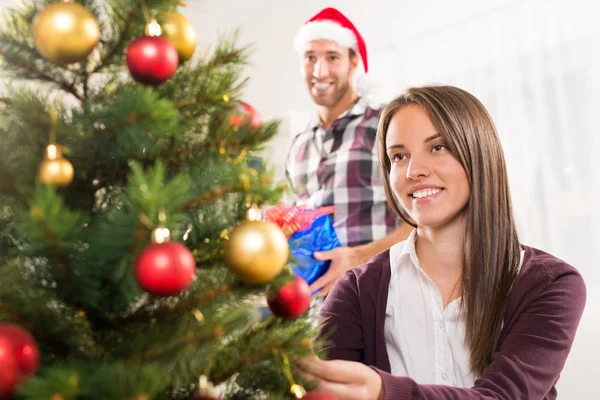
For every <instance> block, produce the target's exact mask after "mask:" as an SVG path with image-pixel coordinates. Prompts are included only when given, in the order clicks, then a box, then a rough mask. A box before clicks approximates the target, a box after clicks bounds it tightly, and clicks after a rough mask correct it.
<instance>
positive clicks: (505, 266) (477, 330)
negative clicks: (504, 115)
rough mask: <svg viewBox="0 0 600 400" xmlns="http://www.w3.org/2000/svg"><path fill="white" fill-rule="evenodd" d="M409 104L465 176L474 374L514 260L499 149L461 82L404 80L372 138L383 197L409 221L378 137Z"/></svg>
mask: <svg viewBox="0 0 600 400" xmlns="http://www.w3.org/2000/svg"><path fill="white" fill-rule="evenodd" d="M409 104H415V105H418V106H420V107H422V108H423V110H424V111H425V112H426V113H427V114H428V115H429V118H430V119H431V121H432V122H433V125H434V126H435V127H436V129H437V130H438V133H439V134H440V135H441V136H442V137H443V139H444V140H445V142H446V145H447V146H448V150H450V152H451V153H452V154H453V155H454V157H455V158H456V159H457V160H458V161H459V162H460V164H461V165H462V167H463V168H464V169H465V171H466V173H467V176H468V178H469V183H470V187H471V194H470V197H469V201H468V203H467V207H466V210H465V211H466V216H467V229H466V233H465V238H464V239H465V240H464V243H465V246H464V249H463V265H464V269H463V275H462V281H461V283H462V301H461V305H462V307H463V309H464V310H465V315H466V317H465V320H466V321H465V322H466V333H465V342H466V344H467V346H468V347H469V349H470V350H471V358H470V366H471V370H472V371H473V372H474V373H476V374H478V375H479V376H481V375H482V374H483V371H484V369H485V368H486V367H487V366H488V365H489V364H490V362H491V360H492V355H493V354H494V351H495V350H496V346H497V343H498V338H499V336H500V330H501V329H502V322H503V318H504V311H505V309H506V301H507V297H508V292H509V291H510V288H511V285H512V283H513V281H514V279H515V277H516V274H517V271H518V268H519V264H520V244H519V239H518V237H517V230H516V226H515V221H514V217H513V212H512V205H511V199H510V191H509V187H508V176H507V173H506V163H505V161H504V153H503V151H502V147H501V145H500V140H499V138H498V134H497V132H496V128H495V126H494V123H493V122H492V119H491V117H490V115H489V114H488V112H487V110H486V109H485V107H484V106H483V104H481V102H480V101H479V100H477V99H476V98H475V97H474V96H473V95H471V94H470V93H468V92H466V91H464V90H462V89H458V88H456V87H452V86H425V87H418V88H411V89H408V90H407V91H405V92H404V93H403V94H402V95H400V96H399V97H397V98H395V99H394V100H392V101H391V102H390V103H389V104H388V105H387V106H386V107H385V109H384V110H383V111H382V114H381V118H380V121H379V129H378V133H377V140H378V143H377V146H378V150H379V163H380V167H381V174H382V181H383V182H384V188H385V194H386V197H387V201H388V204H389V206H390V207H391V208H392V210H393V211H394V212H395V213H396V215H398V216H399V217H400V218H402V220H404V221H405V222H407V223H409V224H411V225H413V226H416V225H415V223H414V221H412V220H411V219H410V216H409V215H408V214H407V213H406V212H405V211H404V210H403V209H401V207H400V205H399V203H398V201H397V199H396V197H395V196H394V194H393V192H392V188H391V187H390V181H389V176H390V169H391V162H390V159H389V158H388V156H387V152H386V148H385V145H386V136H387V131H388V128H389V126H390V122H391V120H392V118H393V117H394V115H396V113H397V112H398V111H399V110H400V109H401V108H402V107H404V106H406V105H409Z"/></svg>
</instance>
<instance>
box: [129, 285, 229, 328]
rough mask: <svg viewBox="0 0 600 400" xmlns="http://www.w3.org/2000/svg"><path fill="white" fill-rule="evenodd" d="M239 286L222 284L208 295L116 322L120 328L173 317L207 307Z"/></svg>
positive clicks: (133, 315)
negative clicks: (176, 314) (183, 312)
mask: <svg viewBox="0 0 600 400" xmlns="http://www.w3.org/2000/svg"><path fill="white" fill-rule="evenodd" d="M240 286H241V284H234V285H227V284H223V285H221V286H219V287H217V288H215V289H210V290H209V291H208V293H206V294H203V295H201V296H198V297H194V298H190V299H187V300H185V301H182V302H179V303H177V304H173V305H170V306H168V307H165V308H159V309H157V310H155V311H150V312H148V311H146V310H141V311H138V312H136V313H134V314H131V315H129V316H127V317H125V318H123V319H121V320H120V321H118V323H119V325H120V326H125V325H126V324H135V323H147V322H148V321H150V320H152V319H155V318H156V319H160V318H163V317H167V316H169V315H173V314H174V313H177V312H180V311H182V310H189V309H192V308H201V307H203V306H206V305H209V304H210V303H212V302H213V301H215V299H217V298H218V297H220V296H223V295H225V294H227V293H231V292H232V291H233V290H235V289H237V288H238V287H240Z"/></svg>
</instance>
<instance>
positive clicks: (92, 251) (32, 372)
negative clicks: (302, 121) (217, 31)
mask: <svg viewBox="0 0 600 400" xmlns="http://www.w3.org/2000/svg"><path fill="white" fill-rule="evenodd" d="M179 3H180V1H179V0H165V1H159V0H145V1H144V0H106V1H100V0H83V1H78V2H75V1H62V2H60V1H59V2H57V1H53V2H49V1H42V0H37V1H35V0H30V1H28V2H26V3H25V4H24V5H22V6H20V8H18V9H9V10H7V11H6V12H5V13H4V14H3V15H2V28H1V31H0V60H1V62H2V70H3V73H2V74H3V75H2V77H3V84H2V85H3V86H2V93H1V94H0V114H1V116H0V276H1V277H2V278H1V279H0V398H15V399H53V400H58V399H64V400H68V399H110V400H114V399H188V398H209V397H210V393H208V392H205V391H204V390H205V389H207V388H208V387H209V386H210V384H211V383H212V384H215V385H217V384H221V387H223V386H226V390H227V393H226V396H227V397H228V398H235V399H243V398H263V397H268V398H282V399H284V398H290V397H291V398H295V397H296V396H297V397H302V389H300V388H299V387H297V386H295V385H294V387H293V390H290V389H291V386H292V385H293V384H294V383H296V381H295V380H294V379H298V377H295V376H294V375H293V362H294V360H296V359H297V358H298V357H303V356H306V355H307V354H308V353H310V351H311V350H310V338H311V337H312V336H313V335H314V332H313V329H312V324H311V323H310V321H308V320H307V318H306V317H305V316H302V317H299V316H300V315H302V314H304V311H306V308H307V307H308V301H309V300H308V299H309V298H310V296H309V294H308V292H307V291H308V287H307V286H306V283H304V282H303V281H301V280H300V279H299V278H293V277H292V273H291V271H290V269H289V268H288V267H286V263H287V261H288V256H289V248H288V244H287V243H288V242H287V236H286V235H285V234H284V233H283V232H282V230H281V229H279V227H278V226H277V225H276V224H273V223H270V222H266V221H264V220H261V219H260V215H259V216H258V217H256V216H254V218H251V219H254V220H248V218H249V216H250V217H252V215H251V214H253V213H254V214H256V213H257V212H258V213H259V214H260V211H259V210H262V211H264V209H265V207H266V206H268V205H271V204H274V203H276V202H277V201H278V199H279V197H280V196H281V194H282V192H283V191H284V190H285V189H284V188H283V187H282V186H281V185H278V184H275V183H272V182H271V179H270V176H271V173H270V170H269V168H268V167H267V166H265V165H264V163H263V162H262V161H261V159H260V158H258V157H257V152H258V151H260V150H261V148H262V147H261V146H263V145H264V144H265V142H266V141H268V140H269V139H270V138H271V137H273V135H274V134H275V133H276V132H277V123H276V122H275V121H270V122H261V121H260V117H259V114H258V113H257V112H256V111H255V110H254V109H253V108H252V107H251V106H250V105H248V104H246V103H244V102H242V100H243V99H242V92H243V89H244V85H245V83H246V79H245V78H244V77H243V69H244V67H245V64H246V63H247V60H248V48H245V47H240V46H238V45H237V44H236V40H235V35H232V36H231V37H230V38H223V39H222V40H220V43H218V45H217V46H216V48H215V49H213V51H212V52H210V53H208V54H207V55H206V56H201V55H199V54H194V56H193V57H192V53H194V50H195V48H196V37H195V31H194V28H193V26H192V25H191V24H190V22H189V21H188V20H187V19H185V18H184V17H183V15H182V14H181V13H180V12H179V11H178V10H177V7H178V6H180V4H179ZM297 281H300V283H297ZM284 287H285V288H287V289H290V288H291V289H292V290H291V292H290V290H287V291H286V292H285V293H283V294H282V290H283V288H284ZM266 293H269V296H270V297H269V305H270V306H271V309H272V310H273V313H268V312H267V313H264V312H261V310H260V307H257V304H258V303H260V301H259V300H260V299H264V298H265V294H266ZM290 293H292V294H291V295H290ZM284 295H287V296H288V297H287V298H286V297H285V296H284ZM276 310H277V311H276ZM265 314H267V315H266V316H265ZM274 314H277V315H279V316H280V317H281V316H282V317H284V318H280V317H278V316H276V315H274ZM298 317H299V318H298ZM299 383H301V382H299ZM200 391H202V393H200ZM292 392H295V393H296V394H292Z"/></svg>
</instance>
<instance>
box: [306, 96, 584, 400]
mask: <svg viewBox="0 0 600 400" xmlns="http://www.w3.org/2000/svg"><path fill="white" fill-rule="evenodd" d="M378 147H379V152H380V163H381V172H382V178H383V181H384V186H385V191H386V196H387V200H388V204H389V206H390V207H391V208H392V209H393V211H394V212H395V213H396V214H397V215H398V216H399V217H400V218H402V219H403V220H404V221H406V222H407V223H410V224H411V225H413V226H414V227H416V229H415V230H414V231H413V233H412V234H411V235H410V236H409V238H408V239H407V240H406V241H403V242H400V243H398V244H396V245H394V246H392V247H391V248H390V250H389V251H385V252H383V253H380V254H379V255H377V256H375V257H374V258H372V259H371V260H370V261H369V262H368V263H367V264H365V265H363V266H359V267H357V268H354V269H352V270H350V271H348V272H347V273H346V275H345V276H344V277H343V278H342V279H340V280H339V281H338V282H337V284H336V285H335V286H334V288H333V289H332V291H331V292H330V294H329V296H328V297H327V299H326V301H325V304H324V305H323V309H322V315H323V317H324V320H323V323H322V325H321V336H322V337H326V338H329V341H330V343H331V347H330V349H329V357H330V358H331V359H332V361H321V360H317V359H311V360H306V362H305V363H303V364H302V367H303V369H304V370H305V371H306V373H307V374H308V375H309V377H310V376H313V377H316V378H320V383H319V389H320V390H322V391H324V392H328V393H331V394H333V395H335V396H337V397H338V398H339V399H341V400H342V399H372V400H375V399H379V398H384V399H390V400H391V399H455V398H461V399H492V398H507V399H517V398H527V399H556V395H557V393H556V389H555V386H554V385H555V383H556V381H557V379H558V376H559V375H560V372H561V370H562V368H563V366H564V363H565V360H566V358H567V355H568V354H569V351H570V349H571V345H572V342H573V339H574V336H575V332H576V330H577V326H578V324H579V320H580V318H581V314H582V312H583V308H584V305H585V298H586V291H585V284H584V282H583V280H582V278H581V276H580V274H579V273H578V272H577V270H575V268H573V267H572V266H570V265H568V264H567V263H565V262H564V261H562V260H559V259H558V258H556V257H554V256H552V255H550V254H548V253H545V252H543V251H541V250H538V249H535V248H532V247H529V246H525V245H522V244H521V243H520V242H519V240H518V237H517V233H516V228H515V223H514V218H513V215H512V205H511V199H510V193H509V189H508V178H507V173H506V166H505V162H504V155H503V152H502V148H501V146H500V142H499V139H498V135H497V132H496V129H495V127H494V124H493V122H492V120H491V118H490V116H489V114H488V113H487V111H486V109H485V108H484V106H483V105H482V104H481V103H480V102H479V101H478V100H477V99H476V98H475V97H473V96H472V95H470V94H469V93H467V92H465V91H464V90H461V89H458V88H455V87H451V86H429V87H421V88H413V89H409V90H408V91H407V92H405V93H404V94H402V95H401V96H399V97H397V98H396V99H394V100H393V101H392V102H390V103H389V104H388V105H387V106H386V108H385V109H384V110H383V112H382V114H381V120H380V124H379V130H378ZM369 367H371V368H369Z"/></svg>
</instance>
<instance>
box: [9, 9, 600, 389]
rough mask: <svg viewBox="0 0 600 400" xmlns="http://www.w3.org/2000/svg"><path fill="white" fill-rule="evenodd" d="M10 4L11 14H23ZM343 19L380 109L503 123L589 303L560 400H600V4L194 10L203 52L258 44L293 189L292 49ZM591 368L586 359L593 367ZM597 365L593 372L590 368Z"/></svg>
mask: <svg viewBox="0 0 600 400" xmlns="http://www.w3.org/2000/svg"><path fill="white" fill-rule="evenodd" d="M18 3H19V2H18V1H16V0H0V8H1V9H4V8H5V7H16V6H18ZM328 6H332V7H336V8H338V9H339V10H340V11H342V12H343V13H344V14H345V15H346V16H347V17H348V18H349V19H350V20H351V21H352V22H353V23H354V24H355V25H356V27H357V28H358V30H359V31H360V32H361V34H362V35H363V37H364V38H365V41H366V43H367V49H368V58H369V67H370V68H369V69H370V78H371V79H372V80H373V81H374V85H373V89H374V93H372V96H373V97H374V98H375V99H378V100H379V101H381V102H385V101H387V100H390V99H391V98H393V97H394V96H395V95H397V94H399V93H400V92H401V91H402V90H403V89H405V88H406V87H410V86H415V85H424V84H450V85H455V86H459V87H461V88H463V89H465V90H467V91H469V92H471V93H472V94H474V95H475V96H476V97H478V98H479V99H480V100H481V101H482V102H483V104H484V105H485V106H486V107H487V108H488V110H489V111H490V113H491V115H492V117H493V118H494V120H495V122H496V125H497V128H498V131H499V133H500V137H501V140H502V143H503V146H504V151H505V154H506V159H507V164H508V170H509V177H510V183H511V189H512V196H513V202H514V207H515V214H516V217H517V222H518V226H519V233H520V236H521V240H522V242H524V243H526V244H529V245H531V246H534V247H538V248H540V249H543V250H545V251H548V252H550V253H552V254H554V255H556V256H558V257H560V258H562V259H564V260H565V261H567V262H568V263H570V264H572V265H574V266H575V267H576V268H578V269H579V271H580V272H581V273H582V274H583V277H584V279H585V280H586V283H587V289H588V302H587V307H586V311H585V313H584V316H583V319H582V322H581V325H580V329H579V332H578V336H577V339H576V342H575V344H574V348H573V351H572V353H571V356H570V358H569V360H568V361H567V366H566V368H565V370H564V373H563V376H562V377H561V379H560V381H559V383H558V390H559V398H560V399H568V400H570V399H597V398H598V395H597V393H596V392H597V389H596V385H595V384H594V379H595V378H596V377H597V376H598V375H599V374H600V366H599V365H598V360H600V346H599V345H598V343H597V339H598V338H600V256H599V255H598V252H599V251H600V228H599V226H600V157H599V155H598V153H599V151H600V126H599V125H600V124H599V123H598V121H597V119H596V118H597V115H599V113H600V24H598V23H597V19H598V15H600V12H599V11H600V3H599V2H597V1H596V0H570V1H559V0H420V1H408V0H371V1H370V2H366V1H358V0H337V1H335V0H331V1H324V0H303V1H291V0H254V1H242V0H219V1H207V0H190V1H187V6H186V7H185V8H183V9H182V10H181V12H182V13H183V14H184V15H185V16H187V17H188V19H189V20H190V21H191V22H192V23H193V24H194V26H195V28H196V30H197V32H198V51H197V53H200V54H202V53H205V52H208V51H209V50H210V48H211V47H210V46H212V45H213V44H214V43H215V41H216V39H217V38H218V37H219V36H222V35H224V34H228V33H231V32H232V31H233V30H235V29H236V28H239V29H240V36H239V38H240V42H241V43H242V44H249V45H252V46H253V48H254V52H253V55H252V57H251V60H252V63H251V65H250V66H249V68H248V70H247V73H248V76H249V77H250V78H251V80H250V83H249V86H248V88H247V90H246V99H245V100H246V101H247V102H249V103H250V104H252V105H253V106H254V107H255V108H256V109H257V110H259V112H260V113H261V114H262V117H263V119H269V118H277V119H280V120H281V122H282V123H281V129H280V132H279V134H278V136H277V137H276V139H275V140H274V141H273V142H272V143H271V144H270V147H269V149H267V151H265V157H266V158H268V159H269V161H270V162H271V164H272V165H273V166H274V167H275V169H276V176H277V177H278V178H280V179H283V177H284V159H285V156H286V153H287V147H288V145H289V143H290V141H291V139H292V136H293V134H294V133H297V132H299V131H300V130H302V129H303V128H304V126H305V124H306V122H307V120H308V118H309V117H310V116H311V115H312V113H313V112H314V107H313V104H312V102H311V100H310V97H309V95H308V92H307V90H306V88H305V86H304V82H303V80H302V79H301V77H300V58H299V56H298V54H296V52H295V51H294V50H293V48H292V40H293V38H294V36H295V34H296V32H297V30H298V28H299V27H300V26H301V25H302V24H303V23H304V22H305V21H306V20H307V19H308V18H310V17H312V16H313V15H314V14H316V13H317V12H318V11H319V10H321V9H322V8H325V7H328ZM584 359H585V360H584ZM584 361H585V363H584Z"/></svg>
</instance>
